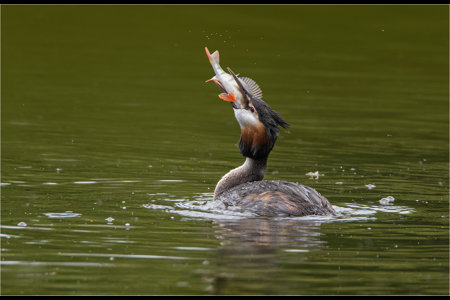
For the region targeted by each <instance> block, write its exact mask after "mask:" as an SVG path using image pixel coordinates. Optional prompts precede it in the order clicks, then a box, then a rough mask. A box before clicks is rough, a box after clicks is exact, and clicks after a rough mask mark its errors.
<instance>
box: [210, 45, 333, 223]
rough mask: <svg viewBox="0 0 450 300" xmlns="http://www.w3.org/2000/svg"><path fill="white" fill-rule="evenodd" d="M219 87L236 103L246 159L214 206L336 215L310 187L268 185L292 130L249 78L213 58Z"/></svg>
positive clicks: (221, 185) (223, 184)
mask: <svg viewBox="0 0 450 300" xmlns="http://www.w3.org/2000/svg"><path fill="white" fill-rule="evenodd" d="M205 50H206V53H207V55H208V58H209V60H210V62H211V65H212V66H213V70H214V72H215V74H216V75H215V76H214V77H213V78H211V79H210V80H207V81H211V80H212V81H214V82H215V83H216V84H217V85H218V86H219V88H220V89H221V90H222V91H223V93H222V94H221V95H219V97H220V98H221V99H223V100H225V101H228V102H230V103H231V106H232V107H233V110H234V114H235V117H236V120H237V121H238V123H239V125H240V128H241V137H240V140H239V150H240V152H241V154H242V155H243V156H244V157H245V158H246V160H245V162H244V164H243V165H242V166H240V167H237V168H235V169H233V170H231V171H230V172H228V173H227V174H226V175H224V176H223V177H222V179H221V180H220V181H219V182H218V183H217V185H216V188H215V191H214V201H221V202H222V203H224V205H225V206H226V207H227V208H228V209H233V210H243V211H251V212H255V213H257V214H259V215H268V216H269V215H287V216H306V215H335V214H336V212H335V211H334V209H333V207H332V206H331V204H330V203H329V201H328V200H327V198H325V197H323V196H322V195H321V194H320V193H318V192H317V191H316V190H315V189H313V188H310V187H308V186H305V185H302V184H298V183H293V182H287V181H263V179H264V176H265V174H266V170H267V161H268V156H269V154H270V152H271V151H272V149H273V147H274V145H275V142H276V140H277V138H278V134H279V131H280V128H279V127H283V128H287V127H289V123H288V122H286V121H285V120H284V119H283V117H282V116H281V114H279V113H278V112H276V111H274V110H273V109H272V108H271V107H270V106H269V105H268V104H267V103H266V102H264V101H263V100H262V99H261V97H262V91H261V89H260V88H259V86H258V85H257V84H256V83H255V82H254V81H253V80H251V79H249V78H245V77H244V78H238V77H237V76H236V75H235V74H234V72H233V71H232V70H231V69H230V68H228V71H229V72H230V74H228V73H226V72H225V71H223V69H222V68H221V67H220V65H219V52H218V51H215V52H214V53H213V54H212V55H210V53H209V51H208V48H205Z"/></svg>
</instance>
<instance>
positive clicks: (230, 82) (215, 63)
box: [205, 47, 262, 107]
mask: <svg viewBox="0 0 450 300" xmlns="http://www.w3.org/2000/svg"><path fill="white" fill-rule="evenodd" d="M205 51H206V55H207V56H208V59H209V62H210V63H211V66H212V68H213V70H214V73H215V74H216V75H215V76H214V77H212V78H211V79H208V80H206V82H208V81H214V82H215V83H216V84H217V86H218V87H219V88H220V89H221V90H222V91H223V93H222V94H220V95H219V98H220V99H222V100H224V101H227V102H231V103H234V104H235V105H236V104H237V105H238V106H239V107H245V106H246V105H248V103H247V100H246V98H245V97H244V95H243V94H242V93H241V89H240V88H239V86H238V84H237V82H236V80H235V79H234V77H233V76H232V75H230V74H228V73H227V72H225V71H224V70H223V69H222V67H221V66H220V63H219V62H220V59H219V51H217V50H216V51H214V53H213V54H210V52H209V50H208V47H205ZM239 80H240V83H241V84H242V85H243V86H245V87H246V88H247V90H248V91H249V92H250V93H251V94H252V95H253V96H255V97H257V98H260V99H261V98H262V91H261V88H260V87H259V85H258V84H257V83H256V82H255V81H254V80H253V79H251V78H248V77H240V78H239Z"/></svg>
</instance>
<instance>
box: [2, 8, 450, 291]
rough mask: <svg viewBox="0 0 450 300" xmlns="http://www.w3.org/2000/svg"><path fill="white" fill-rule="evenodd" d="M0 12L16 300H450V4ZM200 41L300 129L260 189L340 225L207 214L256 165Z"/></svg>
mask: <svg viewBox="0 0 450 300" xmlns="http://www.w3.org/2000/svg"><path fill="white" fill-rule="evenodd" d="M1 12H2V120H1V127H2V144H1V146H2V147H1V150H2V152H1V163H2V168H1V183H2V184H1V208H2V209H1V265H0V266H1V274H2V281H1V292H2V294H3V295H20V294H34V295H86V294H93V295H154V294H163V295H167V294H183V295H194V294H196V295H204V294H206V295H208V294H244V295H249V294H263V295H267V294H280V295H288V294H289V295H290V294H302V295H362V294H365V295H367V294H377V295H379V294H383V295H404V294H427V295H437V294H448V293H449V284H448V283H449V276H448V274H449V268H448V266H449V264H448V253H449V247H448V246H449V238H448V237H449V235H448V225H449V223H448V218H449V207H448V200H449V199H448V187H449V184H448V182H449V181H448V179H449V178H448V177H449V176H448V157H449V156H448V145H449V144H448V136H449V131H448V128H449V127H448V116H449V114H448V112H449V106H448V103H449V102H448V90H449V89H448V6H437V5H435V6H356V5H355V6H313V5H308V6H266V5H265V6H246V5H240V6H200V5H191V6H2V7H1ZM205 46H207V47H208V48H209V49H210V51H214V50H219V51H220V54H221V64H222V66H223V67H230V68H232V69H233V71H235V72H238V73H240V74H241V75H242V76H248V77H250V78H252V79H254V80H255V81H256V82H257V83H258V84H259V85H260V87H261V88H262V90H263V93H264V96H263V99H264V100H265V101H267V102H268V103H269V104H270V105H271V106H272V108H274V109H275V110H277V111H279V112H281V113H282V114H283V116H284V117H285V118H286V119H287V120H288V121H289V122H291V124H292V126H291V128H289V129H288V130H282V131H281V135H280V138H279V140H278V142H277V145H276V146H275V148H274V150H273V152H272V154H271V156H270V159H269V167H268V172H267V175H266V179H267V180H287V181H293V182H299V183H303V184H306V185H309V186H311V187H314V188H316V189H317V190H318V191H319V192H320V193H322V194H323V195H325V196H326V197H327V198H328V199H329V200H330V202H331V203H332V205H333V207H334V208H335V209H336V211H337V212H338V213H339V214H338V216H335V217H305V218H281V217H280V218H261V217H258V216H255V215H254V214H251V213H248V212H240V211H224V210H223V209H221V207H220V206H217V205H215V204H214V203H211V199H212V195H213V194H212V193H213V191H214V187H215V184H216V182H217V181H218V180H219V179H220V178H221V176H222V175H223V174H225V173H226V172H228V171H229V170H230V169H232V168H234V167H236V166H238V165H240V164H242V163H243V158H242V156H241V155H240V154H239V151H238V148H237V147H236V143H237V141H238V136H239V126H238V124H237V122H236V120H235V119H234V115H233V113H232V110H231V108H230V106H229V104H227V103H225V102H223V101H221V100H220V99H219V98H218V97H217V95H218V94H219V93H220V91H219V90H218V89H217V87H216V86H215V85H214V84H212V83H205V82H204V81H205V80H207V79H209V78H210V77H212V75H213V73H212V69H211V67H210V65H209V63H208V61H207V58H206V54H205V52H204V47H205ZM316 171H318V173H317V174H318V176H311V175H306V174H310V173H311V172H312V173H315V172H316Z"/></svg>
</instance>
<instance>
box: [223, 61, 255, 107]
mask: <svg viewBox="0 0 450 300" xmlns="http://www.w3.org/2000/svg"><path fill="white" fill-rule="evenodd" d="M227 69H228V72H230V74H231V75H232V76H233V78H234V80H235V81H236V83H237V85H238V87H239V90H240V92H241V94H242V96H243V97H242V100H241V103H239V104H240V106H241V107H240V108H245V107H247V106H248V104H249V102H250V99H249V92H248V91H247V89H246V88H245V87H244V86H243V85H242V83H241V81H240V80H239V78H238V77H237V76H236V74H234V72H233V71H231V69H230V68H227Z"/></svg>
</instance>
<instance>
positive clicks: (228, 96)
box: [219, 93, 236, 102]
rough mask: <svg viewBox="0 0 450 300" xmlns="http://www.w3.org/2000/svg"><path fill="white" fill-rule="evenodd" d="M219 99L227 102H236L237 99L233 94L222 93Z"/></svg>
mask: <svg viewBox="0 0 450 300" xmlns="http://www.w3.org/2000/svg"><path fill="white" fill-rule="evenodd" d="M219 98H220V99H222V100H224V101H227V102H236V98H235V97H234V95H233V93H228V94H226V93H222V94H220V95H219Z"/></svg>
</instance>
